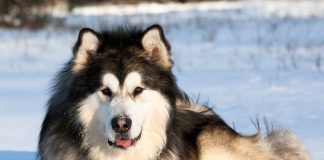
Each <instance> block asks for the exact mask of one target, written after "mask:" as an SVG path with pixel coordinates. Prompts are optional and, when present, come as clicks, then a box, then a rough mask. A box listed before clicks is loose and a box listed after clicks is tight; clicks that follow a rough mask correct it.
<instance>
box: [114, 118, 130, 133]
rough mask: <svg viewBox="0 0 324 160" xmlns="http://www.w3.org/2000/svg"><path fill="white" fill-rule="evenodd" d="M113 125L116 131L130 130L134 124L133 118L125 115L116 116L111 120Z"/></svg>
mask: <svg viewBox="0 0 324 160" xmlns="http://www.w3.org/2000/svg"><path fill="white" fill-rule="evenodd" d="M111 126H112V128H113V130H115V131H116V132H119V133H123V132H128V131H129V129H130V128H131V126H132V120H131V119H129V118H128V117H125V116H119V117H115V118H113V119H112V120H111Z"/></svg>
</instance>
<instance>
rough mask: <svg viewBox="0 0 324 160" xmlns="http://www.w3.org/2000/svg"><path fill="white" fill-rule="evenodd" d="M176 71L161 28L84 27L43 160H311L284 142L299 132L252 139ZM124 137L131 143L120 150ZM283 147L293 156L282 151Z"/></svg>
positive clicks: (60, 83)
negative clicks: (190, 92)
mask: <svg viewBox="0 0 324 160" xmlns="http://www.w3.org/2000/svg"><path fill="white" fill-rule="evenodd" d="M172 65H173V62H172V60H171V59H170V45H169V43H168V41H167V40H166V38H165V36H164V33H163V30H162V28H161V27H160V26H159V25H153V26H151V27H149V28H147V29H146V30H141V29H138V28H134V27H133V28H125V27H118V28H116V29H114V30H106V31H103V32H96V31H93V30H92V29H89V28H84V29H82V30H81V31H80V33H79V37H78V40H77V42H76V44H75V46H74V48H73V58H72V59H71V60H70V61H69V62H68V63H67V64H66V65H65V67H64V68H63V69H62V70H61V72H59V74H58V75H57V76H56V79H55V83H54V85H53V91H52V97H51V98H50V100H49V101H48V110H47V114H46V117H45V120H44V122H43V125H42V130H41V133H40V139H39V146H38V149H39V158H40V159H42V160H64V159H67V160H198V159H201V160H211V159H222V160H232V159H233V160H234V159H267V160H268V159H269V160H270V159H273V160H275V159H276V160H277V159H278V160H279V159H284V158H286V159H292V158H291V157H292V156H290V155H288V154H293V155H296V157H297V158H300V159H308V155H307V152H305V151H304V149H303V148H302V147H301V146H300V145H299V143H298V141H296V140H295V139H293V143H296V144H297V145H295V148H293V147H291V146H289V145H287V144H285V143H283V144H282V143H281V142H283V141H281V140H280V139H282V140H288V141H289V140H292V139H291V138H290V137H291V136H292V134H291V133H288V132H283V131H278V133H279V134H276V132H271V133H269V135H270V136H268V137H266V138H262V137H261V136H259V135H255V136H247V137H245V136H242V135H240V134H238V133H237V132H236V131H234V130H233V129H232V128H230V127H229V126H228V125H227V124H226V123H225V122H224V121H223V120H222V119H221V118H220V117H219V116H218V115H217V114H216V113H214V112H213V111H212V110H210V109H209V108H208V107H206V106H203V105H199V104H194V103H191V102H190V101H189V100H188V98H187V96H186V95H185V94H184V93H183V92H182V91H181V90H180V89H179V88H178V87H177V84H176V80H175V77H174V75H173V73H172V71H171V69H172ZM116 117H123V118H125V117H126V118H127V119H129V120H130V121H131V125H130V126H127V127H128V129H127V130H126V131H125V132H122V133H121V132H118V131H116V130H115V129H114V127H113V126H114V125H113V122H112V121H113V119H114V118H116ZM282 133H287V134H286V135H284V134H282ZM271 134H273V135H271ZM277 135H281V137H280V136H279V137H280V138H278V137H276V136H277ZM120 138H121V139H127V140H129V141H127V142H130V141H131V145H130V146H129V147H128V145H127V147H121V146H119V145H117V141H118V140H119V139H120ZM291 143H292V142H291ZM276 145H279V146H276ZM278 147H281V148H284V149H285V151H287V152H284V153H281V152H278V151H276V149H277V148H278ZM287 155H288V156H287ZM283 157H284V158H283Z"/></svg>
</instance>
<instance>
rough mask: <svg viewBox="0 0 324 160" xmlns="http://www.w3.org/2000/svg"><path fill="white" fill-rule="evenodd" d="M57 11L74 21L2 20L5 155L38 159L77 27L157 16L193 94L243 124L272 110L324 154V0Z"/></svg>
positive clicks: (317, 154) (1, 154)
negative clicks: (54, 83) (33, 23)
mask: <svg viewBox="0 0 324 160" xmlns="http://www.w3.org/2000/svg"><path fill="white" fill-rule="evenodd" d="M55 16H56V18H55V19H54V20H53V21H60V23H63V24H64V26H66V29H53V28H46V29H41V30H37V31H26V30H8V29H1V28H0V51H1V53H0V126H1V127H0V128H1V129H0V142H1V143H0V159H6V160H11V159H12V160H14V159H26V160H29V159H31V160H32V159H35V157H34V156H35V154H34V152H35V150H36V147H37V138H38V133H39V130H40V125H41V122H42V119H43V116H44V114H45V110H46V108H45V106H46V101H47V99H48V96H49V93H48V91H49V89H48V88H49V85H50V80H51V78H53V77H54V74H55V72H56V71H58V70H59V68H61V67H62V64H64V63H65V62H66V61H67V60H68V59H69V58H70V57H71V55H72V53H71V47H72V45H73V43H74V42H75V40H76V37H77V34H78V30H76V29H79V28H82V27H85V26H87V27H92V28H95V29H102V28H105V27H111V26H116V25H130V24H136V25H142V26H147V25H149V24H152V23H160V24H162V26H163V27H164V29H165V32H166V35H167V38H168V39H169V41H170V42H171V44H172V54H173V59H174V61H175V68H174V72H175V74H176V76H177V78H178V83H179V85H180V86H181V87H182V88H183V89H184V90H185V91H187V92H188V93H189V95H191V96H192V97H198V96H199V97H200V101H201V102H207V101H208V103H209V105H210V106H213V107H214V109H215V111H216V112H218V113H219V114H220V115H221V116H222V117H223V118H224V119H225V120H226V121H227V122H228V123H229V124H233V125H235V128H236V129H237V130H238V131H240V132H242V133H246V134H251V133H253V132H254V131H255V129H254V127H253V125H252V123H251V122H250V119H251V118H255V117H259V118H263V116H266V117H267V118H268V120H269V121H271V122H273V123H274V124H276V125H280V126H282V127H284V128H288V129H289V130H292V131H294V132H296V133H297V134H298V135H299V137H300V138H301V140H302V142H303V143H304V144H305V146H306V147H307V148H308V149H309V151H310V152H311V155H312V157H313V159H315V160H322V159H324V150H323V148H324V143H323V142H324V136H323V135H324V124H323V122H324V116H323V114H324V98H323V97H324V94H323V91H324V72H323V70H324V66H323V65H324V1H320V0H316V1H315V0H314V1H312V0H308V1H306V0H305V1H285V0H281V1H266V2H265V1H242V2H212V3H211V2H208V3H201V4H187V5H178V4H168V5H160V4H141V5H136V6H131V5H130V6H109V5H107V6H106V5H103V6H101V7H96V8H94V7H84V8H76V9H75V10H73V12H72V13H70V14H66V13H64V12H55ZM53 23H54V22H53Z"/></svg>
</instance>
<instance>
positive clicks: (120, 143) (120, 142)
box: [116, 139, 132, 148]
mask: <svg viewBox="0 0 324 160" xmlns="http://www.w3.org/2000/svg"><path fill="white" fill-rule="evenodd" d="M131 144H132V141H131V140H130V139H117V140H116V146H122V147H124V148H128V147H129V146H130V145H131Z"/></svg>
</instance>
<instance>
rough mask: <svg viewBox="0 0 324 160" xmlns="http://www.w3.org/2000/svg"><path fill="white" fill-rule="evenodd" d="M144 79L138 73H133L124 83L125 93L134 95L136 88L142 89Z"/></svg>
mask: <svg viewBox="0 0 324 160" xmlns="http://www.w3.org/2000/svg"><path fill="white" fill-rule="evenodd" d="M141 83H142V78H141V76H140V74H139V73H138V72H131V73H129V74H128V75H127V77H126V78H125V82H124V89H126V90H125V91H124V92H128V93H132V92H133V90H134V89H135V88H136V87H142V84H141Z"/></svg>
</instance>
